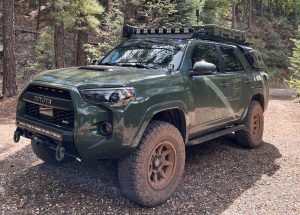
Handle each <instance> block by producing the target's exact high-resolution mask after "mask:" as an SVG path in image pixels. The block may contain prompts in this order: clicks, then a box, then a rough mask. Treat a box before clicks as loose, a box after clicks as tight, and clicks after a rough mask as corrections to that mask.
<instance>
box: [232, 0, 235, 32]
mask: <svg viewBox="0 0 300 215" xmlns="http://www.w3.org/2000/svg"><path fill="white" fill-rule="evenodd" d="M231 12H232V15H231V16H232V18H231V28H233V29H234V28H235V27H236V4H235V3H232V11H231Z"/></svg>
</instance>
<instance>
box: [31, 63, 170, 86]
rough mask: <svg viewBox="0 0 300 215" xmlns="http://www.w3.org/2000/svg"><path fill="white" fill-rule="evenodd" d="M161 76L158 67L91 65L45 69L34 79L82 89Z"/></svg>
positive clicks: (122, 84) (161, 72)
mask: <svg viewBox="0 0 300 215" xmlns="http://www.w3.org/2000/svg"><path fill="white" fill-rule="evenodd" d="M162 76H166V74H165V72H164V71H162V70H158V69H140V68H134V67H118V66H94V65H91V66H84V67H77V68H75V67H72V68H64V69H56V70H50V71H45V72H43V73H40V74H39V75H38V76H36V77H35V79H34V81H42V82H48V83H55V84H61V85H69V86H75V87H77V88H79V89H83V88H93V87H118V86H125V85H127V84H128V83H130V82H136V81H141V80H145V79H152V78H157V77H162Z"/></svg>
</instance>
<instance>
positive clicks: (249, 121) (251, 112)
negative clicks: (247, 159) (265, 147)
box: [236, 101, 264, 148]
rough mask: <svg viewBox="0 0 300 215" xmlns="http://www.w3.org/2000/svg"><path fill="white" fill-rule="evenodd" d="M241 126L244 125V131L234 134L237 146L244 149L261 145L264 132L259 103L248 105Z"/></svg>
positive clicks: (254, 102)
mask: <svg viewBox="0 0 300 215" xmlns="http://www.w3.org/2000/svg"><path fill="white" fill-rule="evenodd" d="M243 124H244V125H246V129H245V130H241V131H237V132H236V139H237V142H238V144H239V145H241V146H243V147H246V148H256V147H258V146H259V145H260V144H261V143H262V136H263V131H264V115H263V110H262V107H261V105H260V104H259V102H257V101H252V102H251V103H250V106H249V109H248V113H247V115H246V117H245V119H244V122H243Z"/></svg>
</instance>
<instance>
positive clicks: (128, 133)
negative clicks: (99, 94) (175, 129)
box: [16, 83, 140, 159]
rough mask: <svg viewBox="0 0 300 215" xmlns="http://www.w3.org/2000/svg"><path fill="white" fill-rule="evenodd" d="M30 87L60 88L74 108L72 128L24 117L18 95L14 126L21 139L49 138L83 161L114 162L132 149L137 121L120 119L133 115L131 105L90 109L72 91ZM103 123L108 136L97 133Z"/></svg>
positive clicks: (134, 111)
mask: <svg viewBox="0 0 300 215" xmlns="http://www.w3.org/2000/svg"><path fill="white" fill-rule="evenodd" d="M34 84H38V85H44V86H47V87H56V88H63V89H65V90H68V91H69V92H70V95H71V97H72V101H73V105H74V128H72V129H70V128H69V129H64V128H63V127H62V126H59V125H55V124H50V123H48V122H47V121H41V120H39V119H33V118H32V117H29V116H27V115H26V114H24V103H25V102H24V99H23V96H22V94H21V95H20V97H19V101H18V106H17V114H16V116H17V117H16V125H17V129H19V130H20V131H21V134H22V136H24V137H26V138H30V139H33V137H34V136H41V137H44V138H50V139H51V140H52V141H53V142H55V143H56V144H62V145H63V146H64V147H65V148H66V149H67V151H68V149H69V148H70V150H71V151H72V154H74V155H76V156H77V155H78V156H79V157H81V158H83V159H115V158H119V157H121V156H123V155H125V154H128V153H129V152H130V151H132V150H133V149H134V148H135V144H133V139H134V138H135V137H136V134H137V133H138V130H139V120H140V118H139V117H136V118H135V120H134V121H133V120H132V117H127V118H126V117H124V116H133V115H134V113H136V111H137V110H136V107H135V106H134V105H133V106H130V107H129V106H128V107H126V108H124V109H122V108H118V109H109V108H107V107H105V106H94V105H90V104H87V103H86V102H84V101H83V99H82V97H81V95H80V93H79V91H78V90H77V88H75V87H69V88H68V86H64V87H62V86H58V85H56V84H49V83H47V84H46V83H34ZM24 92H26V90H25V91H24ZM23 94H24V93H23ZM53 99H55V98H53ZM103 121H108V122H110V123H111V124H112V125H113V132H112V134H111V135H103V134H101V133H100V132H99V124H100V123H101V122H103ZM71 146H72V147H73V149H71V148H72V147H71Z"/></svg>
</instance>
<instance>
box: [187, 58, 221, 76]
mask: <svg viewBox="0 0 300 215" xmlns="http://www.w3.org/2000/svg"><path fill="white" fill-rule="evenodd" d="M216 72H217V67H216V65H214V64H212V63H207V62H205V61H198V62H196V63H195V64H194V66H193V70H192V71H190V76H197V75H212V74H214V73H216Z"/></svg>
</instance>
